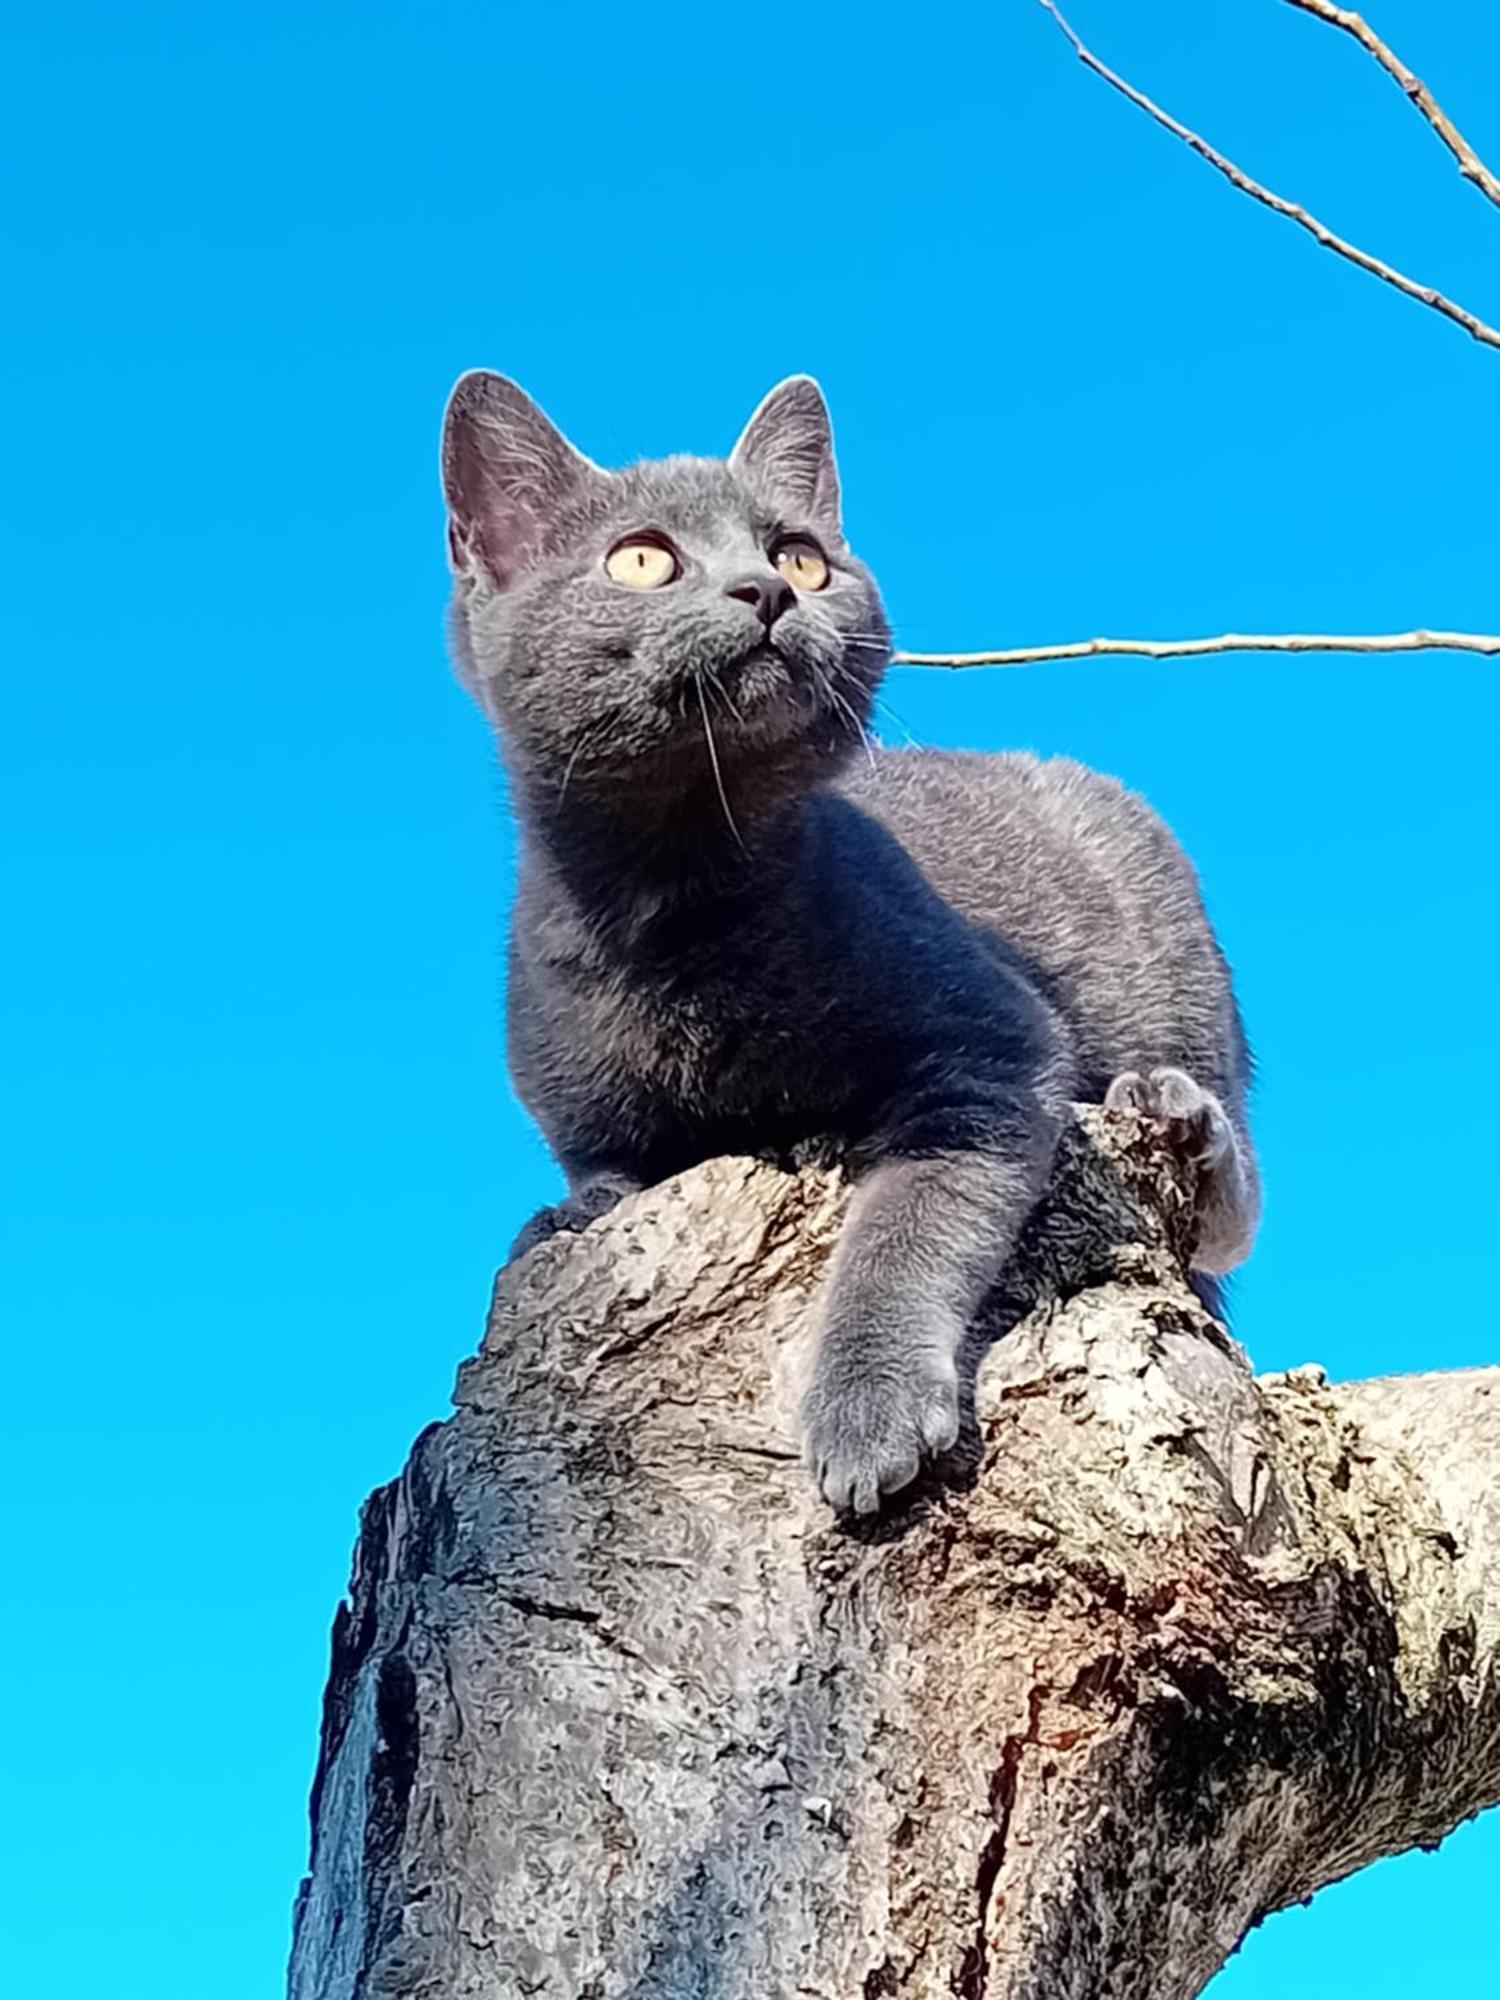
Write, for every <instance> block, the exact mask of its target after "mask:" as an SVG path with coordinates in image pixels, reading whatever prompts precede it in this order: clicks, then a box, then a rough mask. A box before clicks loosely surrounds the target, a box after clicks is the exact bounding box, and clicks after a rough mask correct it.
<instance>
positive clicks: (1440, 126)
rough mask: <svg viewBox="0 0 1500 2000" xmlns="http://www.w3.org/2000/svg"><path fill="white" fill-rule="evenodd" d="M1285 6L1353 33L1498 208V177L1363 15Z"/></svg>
mask: <svg viewBox="0 0 1500 2000" xmlns="http://www.w3.org/2000/svg"><path fill="white" fill-rule="evenodd" d="M1287 5H1288V6H1289V7H1295V8H1297V9H1298V11H1299V12H1301V13H1303V14H1313V15H1316V17H1317V18H1318V20H1320V21H1326V22H1327V23H1328V25H1329V26H1330V27H1331V28H1342V29H1343V31H1344V33H1345V34H1346V35H1353V37H1354V39H1355V41H1357V42H1358V43H1359V44H1360V46H1361V47H1362V48H1364V49H1367V50H1368V51H1369V53H1370V54H1371V55H1372V56H1374V58H1375V60H1376V62H1378V63H1379V64H1380V67H1381V68H1382V69H1383V70H1384V71H1385V73H1386V75H1387V76H1390V77H1394V78H1395V80H1396V82H1397V83H1399V84H1400V86H1401V88H1402V89H1403V90H1404V91H1405V92H1406V95H1407V96H1408V97H1409V98H1410V99H1411V101H1412V103H1413V104H1414V105H1415V106H1416V107H1417V109H1418V111H1420V112H1421V114H1422V116H1423V117H1424V118H1425V119H1426V120H1427V123H1428V124H1429V125H1430V126H1431V127H1432V129H1433V131H1434V132H1436V134H1437V135H1438V137H1439V138H1440V139H1441V140H1442V142H1443V144H1444V145H1445V146H1446V147H1447V148H1448V151H1449V152H1450V153H1451V154H1452V155H1453V157H1454V159H1455V160H1457V162H1458V171H1459V172H1460V173H1461V174H1462V175H1463V177H1464V179H1465V180H1466V181H1472V182H1473V184H1474V186H1475V187H1477V188H1478V189H1479V191H1480V193H1481V194H1483V195H1485V196H1487V197H1488V199H1489V200H1490V201H1492V202H1493V203H1494V204H1495V206H1496V208H1500V178H1497V176H1496V175H1494V174H1492V173H1491V172H1490V170H1489V168H1488V167H1487V166H1486V165H1485V164H1484V161H1483V160H1481V159H1480V157H1479V155H1478V154H1477V153H1476V152H1475V151H1474V148H1473V147H1472V146H1471V145H1470V144H1469V142H1468V140H1467V139H1466V138H1465V137H1464V135H1463V133H1462V132H1460V131H1459V129H1458V127H1457V126H1456V125H1455V124H1454V122H1453V120H1452V119H1451V118H1450V117H1449V116H1448V114H1447V112H1445V111H1444V110H1443V107H1442V106H1441V105H1440V104H1439V103H1438V101H1437V99H1436V98H1435V97H1434V96H1433V94H1432V92H1431V91H1430V90H1429V89H1428V88H1427V86H1426V84H1425V83H1423V81H1422V79H1421V78H1420V77H1419V76H1418V75H1417V74H1416V73H1415V71H1413V70H1410V69H1408V68H1407V66H1406V64H1405V63H1404V62H1402V60H1401V58H1400V56H1398V55H1397V54H1396V51H1395V50H1394V49H1393V48H1392V47H1391V46H1390V44H1389V43H1388V42H1383V41H1382V40H1381V39H1380V37H1379V35H1377V34H1376V32H1375V30H1374V29H1373V28H1372V27H1371V26H1370V24H1369V22H1368V21H1367V20H1365V18H1364V17H1363V15H1361V14H1356V13H1355V12H1354V11H1353V9H1352V8H1349V7H1335V6H1334V5H1333V4H1332V0H1287Z"/></svg>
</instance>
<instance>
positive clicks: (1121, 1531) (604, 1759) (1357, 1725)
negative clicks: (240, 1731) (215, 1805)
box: [291, 1111, 1500, 2000]
mask: <svg viewBox="0 0 1500 2000" xmlns="http://www.w3.org/2000/svg"><path fill="white" fill-rule="evenodd" d="M1186 1171H1187V1170H1185V1169H1184V1168H1182V1167H1181V1166H1180V1164H1179V1163H1177V1162H1176V1161H1174V1160H1173V1159H1172V1158H1170V1157H1169V1156H1168V1154H1167V1153H1166V1152H1165V1151H1164V1150H1163V1148H1162V1146H1161V1144H1160V1142H1159V1138H1158V1135H1157V1134H1156V1133H1155V1132H1154V1131H1153V1130H1151V1129H1150V1128H1149V1127H1147V1126H1143V1125H1142V1124H1141V1123H1140V1122H1138V1121H1136V1120H1134V1119H1131V1118H1119V1117H1114V1116H1110V1117H1106V1116H1105V1115H1104V1114H1102V1113H1100V1112H1098V1111H1082V1112H1080V1114H1079V1124H1078V1128H1077V1130H1076V1132H1075V1133H1073V1134H1072V1135H1071V1137H1070V1139H1069V1141H1068V1143H1067V1144H1066V1145H1065V1147H1064V1151H1063V1155H1062V1158H1061V1161H1060V1163H1059V1167H1058V1171H1057V1174H1056V1177H1055V1181H1054V1185H1053V1189H1052V1192H1051V1194H1050V1196H1049V1198H1048V1201H1047V1203H1046V1204H1045V1205H1044V1208H1043V1209H1042V1211H1041V1212H1040V1213H1039V1215H1038V1216H1037V1218H1036V1219H1035V1220H1034V1222H1033V1224H1032V1226H1031V1228H1030V1229H1029V1231H1028V1233H1027V1235H1026V1238H1025V1240H1024V1242H1023V1245H1022V1248H1021V1251H1020V1252H1019V1253H1018V1256H1017V1258H1016V1260H1015V1262H1014V1265H1013V1267H1012V1269H1011V1271H1010V1273H1009V1275H1008V1278H1007V1280H1006V1282H1005V1286H1004V1289H1003V1292H1002V1294H1001V1295H1000V1296H997V1298H996V1300H995V1301H994V1310H993V1313H992V1315H991V1317H990V1322H989V1324H988V1326H987V1327H986V1328H985V1329H984V1330H983V1332H984V1334H985V1335H986V1336H992V1335H994V1334H995V1333H997V1332H1004V1335H1005V1337H1004V1338H1003V1339H1000V1340H999V1341H998V1342H997V1343H996V1344H995V1345H993V1346H992V1347H991V1348H990V1349H989V1351H988V1353H987V1354H986V1355H984V1358H983V1359H982V1360H978V1361H977V1367H976V1369H975V1373H976V1377H977V1379H976V1380H975V1398H974V1401H975V1410H976V1415H975V1418H974V1421H973V1423H972V1424H971V1427H970V1433H969V1435H968V1437H967V1439H966V1440H965V1443H964V1446H963V1447H961V1452H960V1457H959V1461H958V1462H957V1464H956V1465H955V1466H954V1467H952V1468H950V1469H949V1475H948V1478H947V1481H946V1483H939V1482H937V1481H935V1480H934V1481H932V1482H930V1483H928V1484H927V1485H926V1486H924V1488H923V1489H922V1490H921V1491H920V1492H919V1493H918V1494H917V1495H916V1496H915V1498H914V1499H913V1501H912V1503H911V1504H910V1505H909V1506H908V1507H906V1508H905V1509H903V1510H902V1511H901V1512H900V1513H899V1514H897V1515H894V1516H892V1517H890V1518H888V1519H883V1520H881V1521H880V1522H878V1523H876V1524H874V1525H871V1526H866V1527H864V1528H854V1529H851V1528H849V1527H846V1526H842V1525H840V1524H839V1523H837V1522H836V1521H835V1520H834V1519H833V1518H832V1517H831V1516H830V1515H829V1513H828V1512H827V1510H826V1509H825V1508H824V1506H823V1505H822V1503H821V1502H820V1501H819V1499H818V1497H817V1495H816V1493H815V1492H814V1490H813V1488H812V1486H811V1483H810V1481H809V1479H808V1476H807V1474H806V1473H805V1471H804V1469H803V1467H802V1465H801V1463H800V1461H799V1456H798V1447H797V1433H796V1421H795V1411H796V1405H797V1397H798V1386H799V1383H800V1380H801V1378H802V1375H803V1372H804V1370H805V1368H806V1365H807V1358H808V1357H807V1341H808V1320H809V1315H808V1312H807V1306H808V1302H809V1299H810V1297H811V1295H812V1293H813V1291H814V1289H815V1286H816V1284H817V1281H818V1277H819V1274H820V1271H821V1269H822V1267H823V1265H824V1262H825V1260H826V1258H827V1256H828V1253H829V1249H830V1246H831V1244H832V1242H833V1239H834V1236H835V1234H836V1231H837V1228H838V1223H839V1218H840V1214H841V1212H842V1208H843V1203H844V1189H843V1186H842V1184H841V1182H840V1180H839V1179H838V1177H837V1176H829V1175H825V1174H819V1173H814V1172H808V1173H805V1174H802V1175H800V1176H795V1177H794V1176H789V1175H784V1174H780V1173H778V1172H776V1171H774V1170H773V1169H771V1168H769V1167H766V1166H759V1165H755V1164H753V1163H750V1162H747V1161H743V1160H718V1161H714V1162H711V1163H710V1164H708V1165H707V1166H704V1167H702V1168H700V1169H698V1170H697V1171H695V1172H694V1173H692V1174H689V1175H686V1176H684V1177H683V1178H681V1179H679V1180H677V1181H674V1182H670V1183H668V1184H666V1185H665V1186H662V1187H659V1188H654V1189H652V1190H650V1191H648V1192H647V1193H646V1194H644V1195H641V1196H639V1197H636V1198H634V1199H632V1200H631V1201H629V1202H627V1203H625V1204H623V1205H622V1206H621V1207H620V1208H619V1209H617V1210H616V1211H615V1212H614V1213H613V1214H611V1215H610V1216H608V1217H606V1218H605V1219H604V1220H603V1221H602V1222H600V1223H598V1224H596V1225H595V1226H594V1227H593V1228H591V1229H590V1230H589V1231H588V1232H587V1233H586V1234H585V1235H582V1236H560V1237H557V1238H554V1239H553V1240H552V1241H551V1242H549V1243H547V1244H545V1245H543V1246H542V1247H541V1248H540V1249H538V1250H537V1251H535V1252H533V1253H532V1255H531V1256H529V1257H527V1258H525V1259H524V1260H523V1261H522V1262H520V1263H519V1264H517V1265H514V1266H512V1267H511V1268H509V1269H508V1270H506V1271H505V1272H503V1273H502V1274H501V1277H500V1279H499V1281H498V1284H497V1287H496V1294H495V1303H494V1308H493V1312H492V1315H491V1319H490V1324H489V1328H488V1331H487V1333H486V1336H485V1341H484V1345H483V1349H482V1351H481V1353H480V1354H479V1356H478V1358H477V1359H475V1360H474V1361H472V1362H470V1363H468V1364H467V1365H466V1366H465V1367H464V1368H463V1370H462V1371H461V1373H460V1377H459V1383H458V1389H457V1393H456V1403H457V1412H456V1414H455V1415H454V1416H453V1417H452V1418H450V1419H449V1420H448V1421H447V1422H446V1423H444V1424H441V1425H436V1426H434V1427H433V1428H432V1429H430V1430H429V1431H427V1432H426V1433H425V1435H424V1436H423V1437H422V1438H420V1439H419V1440H418V1442H417V1445H416V1447H415V1448H414V1450H413V1452H412V1456H411V1459H410V1462H409V1463H408V1465H407V1468H406V1470H405V1472H404V1473H403V1474H402V1476H401V1478H400V1479H399V1480H397V1481H396V1482H395V1483H394V1484H393V1485H391V1486H388V1487H384V1488H382V1489H381V1490H380V1491H378V1492H377V1493H375V1494H374V1495H373V1496H372V1497H371V1499H370V1500H369V1502H368V1503H367V1505H366V1507H365V1511H364V1517H363V1525H362V1532H361V1536H360V1541H359V1545H358V1549H357V1552H356V1556H355V1564H354V1576H353V1582H352V1586H351V1592H350V1598H349V1601H348V1603H347V1604H346V1605H345V1606H344V1607H342V1608H341V1609H340V1611H339V1613H338V1617H337V1619H336V1622H335V1626H334V1638H333V1667H332V1673H331V1677H330V1681H329V1686H328V1692H327V1698H326V1705H325V1713H324V1720H323V1738H322V1749H321V1755H320V1758H319V1763H318V1772H317V1777H316V1780H315V1784H314V1790H313V1800H312V1819H313V1858H312V1866H311V1873H310V1875H309V1877H308V1879H307V1881H306V1882H305V1883H304V1885H303V1889H302V1892H301V1895H300V1897H299V1901H298V1909H297V1923H296V1937H295V1943H294V1947H293V1955H292V1968H291V1994H292V2000H355V1996H358V2000H376V1996H398V1995H399V1996H402V2000H408V1996H411V1997H412V2000H415V1996H432V2000H437V1996H442V2000H460V1996H474V2000H479V1997H480V1996H483V2000H500V1996H506V2000H510V1996H520V1995H535V1994H541V1995H549V1996H550V1995H557V1996H568V2000H617V1997H618V2000H625V1996H630V2000H689V1996H692V2000H750V1997H751V1996H756V2000H782V1996H793V1995H817V1996H824V1997H825V2000H873V1996H878V1995H884V1994H910V1995H914V1996H922V2000H928V1996H932V2000H936V1996H944V1997H945V2000H947V1997H948V1996H952V1995H955V1994H956V1995H958V1996H961V2000H979V1996H987V2000H1000V1997H1001V1996H1004V2000H1074V1996H1076V2000H1103V1996H1119V2000H1177V1997H1178V1996H1183V2000H1186V1996H1189V1995H1192V1994H1196V1993H1198V1992H1199V1991H1201V1989H1202V1988H1203V1986H1204V1985H1205V1984H1206V1983H1207V1981H1208V1980H1209V1979H1210V1978H1211V1977H1212V1975H1213V1974H1214V1972H1215V1971H1216V1970H1217V1969H1218V1967H1219V1966H1220V1965H1221V1964H1222V1963H1223V1961H1224V1960H1225V1958H1226V1957H1227V1956H1228V1955H1229V1953H1230V1952H1231V1951H1232V1950H1233V1949H1234V1947H1235V1946H1236V1944H1237V1943H1238V1942H1239V1940H1240V1938H1241V1937H1242V1936H1243V1935H1244V1933H1245V1931H1246V1930H1247V1929H1248V1928H1249V1926H1250V1925H1252V1924H1253V1923H1255V1922H1256V1920H1257V1919H1258V1918H1259V1917H1261V1916H1262V1915H1264V1914H1265V1913H1266V1912H1268V1911H1271V1910H1275V1909H1277V1908H1279V1907H1281V1906H1282V1905H1283V1904H1286V1903H1290V1902H1294V1901H1296V1900H1298V1899H1299V1898H1303V1897H1306V1896H1308V1895H1310V1894H1311V1893H1312V1892H1313V1891H1314V1890H1316V1889H1317V1888H1319V1887H1320V1886H1321V1885H1322V1884H1323V1883H1325V1882H1329V1881H1332V1880H1334V1879H1335V1878H1336V1877H1338V1876H1341V1875H1345V1874H1348V1873H1349V1872H1350V1871H1351V1870H1352V1869H1355V1868H1358V1867H1361V1866H1362V1865H1363V1864H1364V1863H1366V1862H1368V1861H1371V1860H1374V1859H1375V1858H1376V1857H1377V1856H1379V1855H1382V1854H1389V1853H1393V1852H1395V1851H1397V1850H1399V1849H1401V1848H1405V1847H1409V1846H1412V1845H1414V1844H1419V1843H1420V1844H1423V1845H1427V1844H1431V1843H1434V1842H1436V1841H1438V1840H1440V1839H1441V1838H1442V1837H1443V1835H1444V1834H1445V1833H1447V1832H1448V1831H1449V1830H1450V1829H1451V1828H1452V1827H1454V1826H1455V1825H1456V1824H1458V1822H1459V1821H1460V1820H1462V1819H1464V1818H1466V1817H1467V1816H1469V1815H1470V1814H1472V1813H1474V1812H1476V1811H1478V1810H1479V1809H1480V1808H1481V1807H1483V1806H1486V1805H1488V1804H1491V1803H1493V1802H1495V1801H1496V1800H1497V1799H1500V1675H1497V1668H1496V1661H1497V1652H1500V1494H1497V1486H1496V1478H1495V1474H1496V1471H1497V1468H1500V1370H1495V1371H1477V1372H1472V1373H1468V1374H1453V1375H1437V1376H1424V1377H1415V1378H1411V1379H1407V1380H1400V1381H1389V1382H1374V1383H1366V1384H1362V1385H1357V1386H1352V1387H1333V1386H1330V1385H1329V1384H1327V1383H1326V1382H1325V1380H1324V1379H1323V1376H1322V1374H1321V1371H1319V1370H1317V1369H1311V1368H1309V1369H1298V1370H1294V1371H1293V1372H1292V1373H1290V1374H1288V1375H1284V1376H1277V1377H1263V1378H1261V1379H1260V1380H1256V1379H1255V1378H1254V1377H1253V1376H1252V1374H1251V1371H1250V1368H1249V1365H1248V1363H1247V1361H1246V1359H1245V1357H1244V1355H1243V1354H1242V1353H1241V1351H1240V1350H1239V1348H1238V1347H1236V1346H1235V1345H1234V1344H1233V1342H1232V1341H1230V1339H1229V1338H1228V1337H1227V1335H1226V1334H1225V1333H1224V1331H1223V1330H1222V1328H1221V1327H1220V1326H1219V1325H1218V1324H1217V1323H1216V1322H1215V1321H1214V1320H1213V1319H1211V1318H1210V1317H1209V1315H1208V1314H1207V1313H1206V1312H1205V1310H1204V1309H1203V1307H1202V1306H1201V1305H1200V1304H1199V1302H1198V1300H1197V1299H1196V1297H1195V1296H1194V1294H1193V1292H1192V1290H1191V1289H1190V1288H1189V1286H1188V1284H1187V1282H1186V1280H1185V1278H1184V1276H1183V1266H1182V1255H1183V1251H1184V1248H1185V1244H1184V1242H1183V1232H1184V1230H1185V1229H1186V1227H1187V1219H1188V1215H1189V1200H1190V1194H1191V1190H1190V1187H1189V1186H1188V1185H1187V1180H1186ZM1309 1310H1310V1312H1311V1311H1313V1310H1315V1307H1314V1306H1313V1305H1311V1304H1310V1308H1309ZM982 1345H983V1343H982V1341H981V1340H979V1339H976V1342H975V1352H976V1360H977V1357H978V1355H979V1354H980V1352H981V1351H982Z"/></svg>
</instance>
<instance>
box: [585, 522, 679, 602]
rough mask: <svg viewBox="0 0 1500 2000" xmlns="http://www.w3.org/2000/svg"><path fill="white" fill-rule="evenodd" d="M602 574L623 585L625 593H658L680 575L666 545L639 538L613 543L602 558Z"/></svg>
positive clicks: (675, 560)
mask: <svg viewBox="0 0 1500 2000" xmlns="http://www.w3.org/2000/svg"><path fill="white" fill-rule="evenodd" d="M604 571H605V574H606V575H607V576H608V577H609V579H610V580H611V582H613V583H623V584H624V585H625V587H626V589H627V590H660V589H661V587H662V585H663V584H664V583H675V582H676V581H677V579H678V577H679V576H681V574H682V570H681V568H680V566H679V564H678V561H677V558H676V556H674V555H673V553H672V551H671V550H670V549H669V548H668V547H667V545H666V543H665V542H657V541H652V540H651V539H650V538H649V537H648V536H642V535H638V536H635V537H633V538H629V539H627V540H625V541H623V542H616V543H615V545H614V547H613V548H612V549H611V550H610V552H609V554H608V555H607V556H606V557H605V558H604Z"/></svg>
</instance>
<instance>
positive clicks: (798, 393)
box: [729, 375, 839, 534]
mask: <svg viewBox="0 0 1500 2000" xmlns="http://www.w3.org/2000/svg"><path fill="white" fill-rule="evenodd" d="M729 465H730V470H731V471H733V472H741V473H745V474H748V475H749V476H750V477H751V479H752V480H753V481H754V483H755V484H757V485H759V486H764V487H766V488H768V489H769V490H770V492H771V493H773V494H774V495H775V496H776V498H777V499H779V500H780V501H781V503H782V505H783V506H785V507H787V508H788V509H789V510H790V511H791V512H793V513H794V514H799V515H802V516H804V517H805V518H806V519H808V520H809V521H816V522H820V523H821V524H822V525H823V526H824V527H826V528H830V529H832V531H833V532H834V533H835V534H837V533H838V532H839V469H838V466H837V464H836V463H835V462H834V456H833V426H832V424H831V423H830V422H829V421H828V405H827V404H826V403H825V402H824V401H823V391H822V390H821V389H820V388H819V387H818V385H817V383H816V382H815V381H814V380H813V379H812V377H811V375H789V376H788V377H787V379H786V380H785V381H784V382H778V383H777V385H776V387H775V388H774V389H773V390H772V391H771V393H770V395H769V396H767V397H766V399H765V401H764V402H763V403H762V404H761V406H760V408H759V409H758V410H757V411H756V412H755V415H754V416H753V417H752V418H751V419H750V421H749V423H748V424H746V426H745V428H744V430H743V431H742V432H741V433H740V441H739V443H738V444H737V445H736V446H735V448H734V450H733V451H732V452H731V453H730V454H729Z"/></svg>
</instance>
